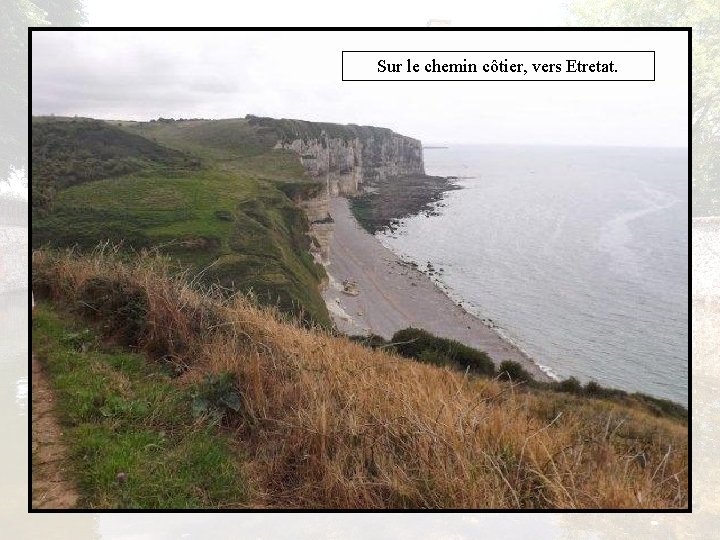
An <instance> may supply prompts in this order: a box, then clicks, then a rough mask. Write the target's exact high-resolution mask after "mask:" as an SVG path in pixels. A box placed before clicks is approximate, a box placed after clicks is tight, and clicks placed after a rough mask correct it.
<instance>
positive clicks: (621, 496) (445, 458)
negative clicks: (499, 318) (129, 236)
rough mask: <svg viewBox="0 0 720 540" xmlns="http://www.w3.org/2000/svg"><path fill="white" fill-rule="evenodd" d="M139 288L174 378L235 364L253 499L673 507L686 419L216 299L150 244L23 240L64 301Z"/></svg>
mask: <svg viewBox="0 0 720 540" xmlns="http://www.w3.org/2000/svg"><path fill="white" fill-rule="evenodd" d="M96 278H103V279H107V280H109V281H112V282H114V283H119V284H123V286H126V287H129V288H130V289H132V290H136V289H140V290H142V291H144V292H145V293H146V295H147V300H148V309H147V313H146V314H145V317H146V323H147V324H146V327H145V330H144V333H143V335H142V338H141V339H140V341H139V342H138V346H140V347H141V348H143V349H144V350H145V351H147V352H148V353H149V354H150V355H153V356H155V357H157V356H163V357H164V358H165V359H170V360H172V361H173V362H175V363H177V364H180V365H184V366H186V367H187V371H186V372H185V374H184V375H183V377H182V378H181V379H180V381H181V382H190V381H197V380H199V379H200V378H201V377H202V376H203V375H204V374H206V373H208V372H218V371H230V372H233V373H234V374H235V375H236V378H237V384H238V389H239V391H240V393H241V395H242V399H243V407H242V409H241V412H240V413H238V414H236V415H234V416H233V417H231V418H230V421H229V426H228V429H232V430H234V431H235V434H236V437H235V439H236V441H237V443H238V446H239V449H240V450H241V451H242V452H241V453H242V455H244V456H245V457H244V459H245V460H246V461H247V463H246V467H245V468H246V469H247V470H249V471H252V475H253V478H254V482H255V486H254V488H255V497H254V500H253V504H254V505H256V506H263V507H322V508H407V507H414V508H452V507H456V508H459V507H464V508H682V507H686V506H687V503H688V474H687V467H688V444H687V427H686V426H684V425H682V424H680V423H677V422H674V421H671V420H669V419H665V418H656V417H653V416H651V415H650V414H648V413H646V412H644V411H642V410H639V409H631V408H627V407H624V406H621V405H618V404H614V403H610V402H606V401H601V400H593V399H587V398H579V397H576V396H572V395H568V394H560V393H554V392H550V391H528V390H527V389H524V388H523V387H521V386H512V385H510V384H509V383H507V382H500V381H496V380H487V379H481V378H476V377H472V376H467V375H466V374H463V373H459V372H456V371H451V370H449V369H441V368H438V367H435V366H430V365H425V364H419V363H416V362H414V361H412V360H408V359H404V358H400V357H397V356H393V355H391V354H388V353H387V352H384V351H373V350H370V349H367V348H365V347H363V346H361V345H359V344H355V343H352V342H350V341H349V340H347V339H345V338H342V337H335V336H332V335H329V334H327V333H324V332H322V331H319V330H307V329H303V328H301V327H299V326H297V325H291V324H287V323H284V322H281V321H280V320H279V319H278V317H277V316H276V314H275V313H273V312H272V311H271V310H268V309H261V308H257V307H255V306H253V305H251V304H250V303H249V302H248V300H247V299H245V298H243V297H235V298H233V299H231V300H230V301H223V300H222V299H221V298H220V297H219V296H216V295H213V294H212V293H204V294H200V293H198V292H196V291H195V290H193V288H192V287H191V286H190V285H189V284H187V283H186V282H185V281H184V280H183V278H182V277H180V278H177V277H170V276H169V275H168V273H167V271H166V266H165V265H164V263H163V262H162V260H161V259H159V258H157V257H154V256H141V257H139V258H138V259H137V260H135V261H133V262H130V263H128V264H123V263H121V262H120V261H119V260H118V258H117V257H116V256H115V254H114V253H111V252H108V250H105V251H99V252H97V253H96V254H95V255H93V256H90V257H82V256H78V255H74V254H72V253H62V254H56V253H49V252H45V251H39V252H35V253H34V254H33V287H34V288H35V293H36V294H38V293H41V294H42V295H43V296H45V297H48V298H50V299H51V300H53V301H57V302H61V303H63V304H65V305H67V306H71V307H72V306H73V305H77V303H78V302H79V301H81V299H82V298H83V292H82V291H83V287H84V285H85V284H86V283H87V282H88V280H91V279H96Z"/></svg>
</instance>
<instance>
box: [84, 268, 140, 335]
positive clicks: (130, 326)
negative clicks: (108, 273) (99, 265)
mask: <svg viewBox="0 0 720 540" xmlns="http://www.w3.org/2000/svg"><path fill="white" fill-rule="evenodd" d="M79 297H80V301H79V302H78V306H79V310H80V312H81V313H82V314H83V315H84V316H85V317H88V318H91V319H94V320H101V321H104V322H106V326H105V328H106V331H107V333H111V334H114V336H115V337H117V338H118V339H119V341H120V342H121V343H122V344H123V345H138V344H139V342H140V340H141V339H142V337H143V335H144V333H145V329H146V326H147V313H148V297H147V293H146V292H145V290H144V289H142V288H141V287H139V286H138V285H134V284H132V283H127V282H123V281H118V280H113V279H108V278H104V277H100V276H96V277H92V278H90V279H88V280H87V282H85V284H84V285H83V287H82V289H81V290H80V294H79Z"/></svg>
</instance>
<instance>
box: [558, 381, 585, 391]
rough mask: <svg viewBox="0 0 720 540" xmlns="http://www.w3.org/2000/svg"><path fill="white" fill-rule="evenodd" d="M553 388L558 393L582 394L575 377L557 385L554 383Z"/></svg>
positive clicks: (580, 386)
mask: <svg viewBox="0 0 720 540" xmlns="http://www.w3.org/2000/svg"><path fill="white" fill-rule="evenodd" d="M555 388H556V389H557V390H558V391H559V392H568V393H570V394H582V391H583V388H582V385H581V384H580V381H578V380H577V379H576V378H575V377H570V378H569V379H565V380H564V381H561V382H559V383H556V385H555Z"/></svg>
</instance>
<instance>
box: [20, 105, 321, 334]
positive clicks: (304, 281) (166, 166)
mask: <svg viewBox="0 0 720 540" xmlns="http://www.w3.org/2000/svg"><path fill="white" fill-rule="evenodd" d="M32 128H33V169H32V177H33V194H32V195H33V223H32V244H33V246H34V247H38V246H41V245H51V246H55V247H67V246H77V247H78V248H79V249H81V250H89V249H92V248H93V247H95V246H97V245H98V243H99V242H102V241H108V240H109V241H110V242H112V243H121V244H122V246H123V247H124V248H125V249H127V250H137V249H141V248H151V247H155V248H159V249H160V250H161V251H162V252H164V253H166V254H169V255H171V256H173V257H174V259H175V260H176V261H177V263H178V269H182V268H186V267H187V268H191V269H192V271H193V272H195V273H197V275H198V276H199V279H201V280H202V281H203V282H204V283H206V284H211V283H212V284H219V285H221V286H223V287H225V288H227V289H230V290H239V291H243V292H250V291H252V293H253V294H254V295H255V296H256V297H257V298H258V300H259V301H261V302H262V303H266V304H274V305H278V307H279V308H280V310H281V311H283V312H285V313H289V314H291V315H293V316H300V317H302V318H303V319H304V320H305V321H307V322H309V323H318V324H328V320H329V318H328V314H327V309H326V307H325V304H324V302H323V300H322V298H321V296H320V292H319V284H320V282H321V281H322V279H323V278H324V276H325V274H324V270H323V269H322V267H321V266H320V265H318V264H316V263H315V262H314V260H313V259H312V257H311V255H310V254H309V251H308V249H309V246H310V239H309V237H308V236H307V234H306V233H307V231H308V223H307V220H306V218H305V216H304V214H303V212H302V211H301V210H300V209H299V208H298V207H297V206H296V205H295V204H294V203H293V202H292V201H291V200H290V198H289V197H288V195H286V193H289V194H295V193H296V192H297V189H289V187H288V186H295V187H298V186H299V189H300V191H303V190H311V191H312V190H313V189H315V188H316V184H314V183H310V182H308V181H307V180H306V179H305V178H304V176H303V169H302V166H301V165H300V163H299V161H298V160H297V158H296V157H295V156H294V155H290V153H289V152H286V151H280V150H273V148H272V146H273V145H274V141H275V140H276V139H275V138H274V137H275V136H274V135H270V134H268V133H267V132H265V131H263V130H258V129H256V128H253V127H251V126H249V124H248V122H247V121H245V120H223V121H207V120H190V121H177V122H175V121H156V122H147V123H131V122H120V123H109V122H99V121H95V120H68V119H49V118H42V119H34V120H33V126H32ZM90 165H92V167H90ZM88 167H90V169H88ZM87 170H91V172H87ZM58 171H61V172H62V173H61V172H58ZM68 171H69V172H68Z"/></svg>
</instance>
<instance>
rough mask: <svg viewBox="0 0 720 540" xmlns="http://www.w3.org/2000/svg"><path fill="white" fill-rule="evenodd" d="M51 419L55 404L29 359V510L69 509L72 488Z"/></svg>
mask: <svg viewBox="0 0 720 540" xmlns="http://www.w3.org/2000/svg"><path fill="white" fill-rule="evenodd" d="M61 435H62V429H61V428H60V425H59V424H58V422H57V419H56V418H55V400H54V396H53V393H52V390H51V389H50V383H49V382H48V379H47V377H46V376H45V374H44V373H43V371H42V367H41V366H40V363H39V362H38V361H37V360H36V359H35V356H34V355H33V359H32V507H33V508H73V507H74V506H75V505H76V504H77V501H78V494H77V492H76V491H75V486H74V485H73V484H72V483H71V482H70V481H69V480H68V479H67V472H66V466H67V448H65V446H64V445H63V444H62V443H61V442H60V439H61Z"/></svg>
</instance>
